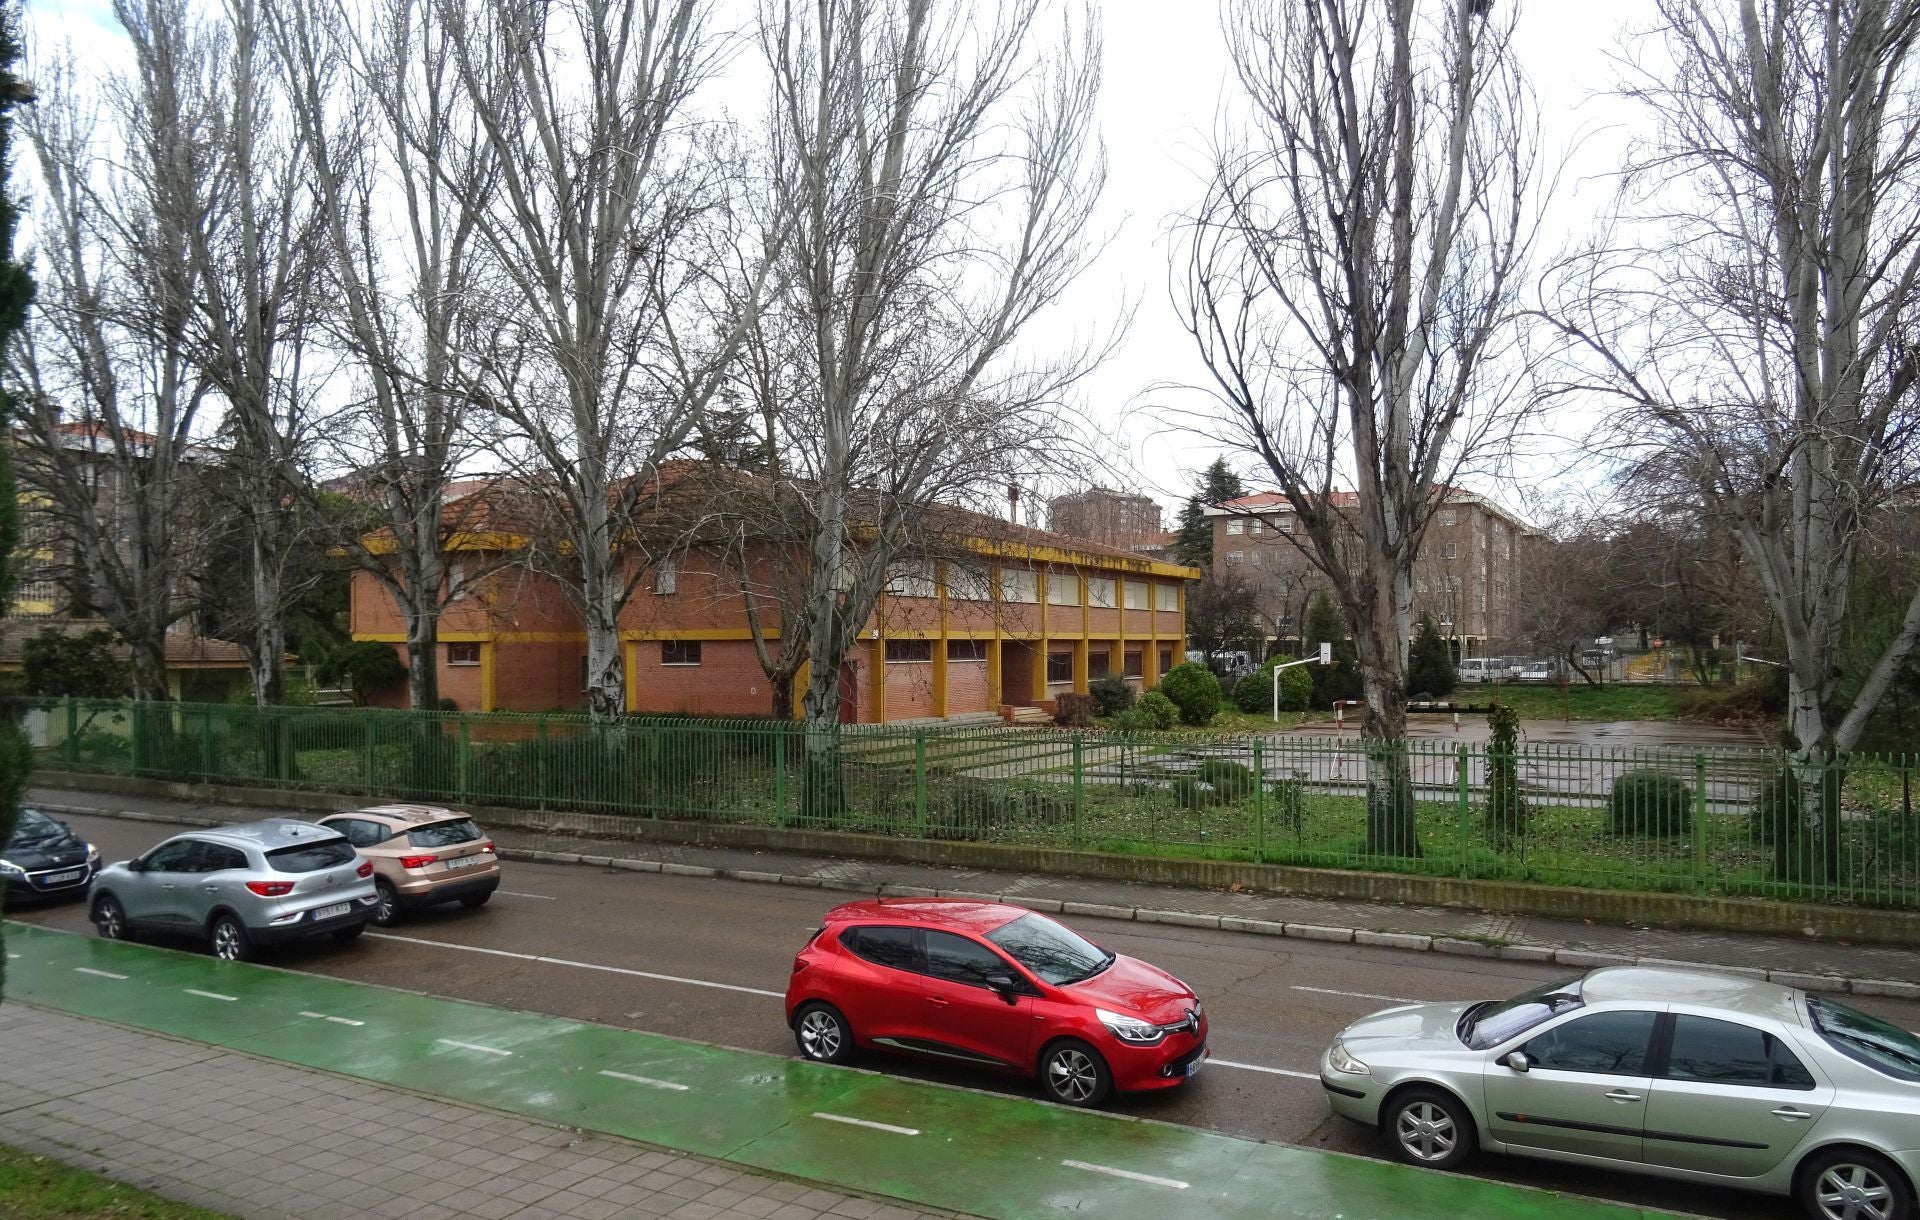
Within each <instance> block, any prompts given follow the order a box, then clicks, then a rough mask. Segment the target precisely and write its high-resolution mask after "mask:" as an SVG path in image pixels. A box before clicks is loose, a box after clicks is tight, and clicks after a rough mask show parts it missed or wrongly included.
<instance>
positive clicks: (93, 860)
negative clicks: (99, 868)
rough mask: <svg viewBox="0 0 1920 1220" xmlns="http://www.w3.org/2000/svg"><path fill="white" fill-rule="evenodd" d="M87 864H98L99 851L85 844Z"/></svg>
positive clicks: (91, 845)
mask: <svg viewBox="0 0 1920 1220" xmlns="http://www.w3.org/2000/svg"><path fill="white" fill-rule="evenodd" d="M87 863H88V864H98V863H100V849H99V848H97V847H95V846H94V845H93V844H91V843H89V844H87Z"/></svg>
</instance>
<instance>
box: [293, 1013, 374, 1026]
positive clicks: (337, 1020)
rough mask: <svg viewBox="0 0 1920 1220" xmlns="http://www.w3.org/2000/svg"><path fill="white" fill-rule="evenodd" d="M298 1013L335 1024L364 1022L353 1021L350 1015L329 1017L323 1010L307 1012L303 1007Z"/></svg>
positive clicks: (361, 1023) (363, 1022) (360, 1022)
mask: <svg viewBox="0 0 1920 1220" xmlns="http://www.w3.org/2000/svg"><path fill="white" fill-rule="evenodd" d="M300 1015H301V1016H303V1017H312V1018H313V1019H314V1020H316V1021H331V1022H333V1023H334V1024H335V1025H356V1026H357V1025H365V1024H366V1022H365V1021H355V1020H353V1019H352V1018H351V1017H330V1016H328V1015H327V1014H326V1013H324V1012H307V1011H305V1010H304V1009H303V1010H302V1011H301V1013H300Z"/></svg>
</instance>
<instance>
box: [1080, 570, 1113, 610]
mask: <svg viewBox="0 0 1920 1220" xmlns="http://www.w3.org/2000/svg"><path fill="white" fill-rule="evenodd" d="M1118 604H1119V603H1118V602H1116V601H1114V590H1113V579H1112V578H1111V577H1107V576H1089V577H1088V578H1087V605H1089V606H1092V607H1094V608H1095V609H1096V610H1111V609H1113V608H1114V607H1115V606H1116V605H1118Z"/></svg>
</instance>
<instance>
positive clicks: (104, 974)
mask: <svg viewBox="0 0 1920 1220" xmlns="http://www.w3.org/2000/svg"><path fill="white" fill-rule="evenodd" d="M73 972H74V973H75V974H91V975H92V976H93V977H95V978H97V979H121V980H123V981H124V980H125V979H126V977H127V976H126V975H124V974H115V973H114V972H113V971H111V970H95V969H94V968H93V967H92V966H75V967H74V968H73Z"/></svg>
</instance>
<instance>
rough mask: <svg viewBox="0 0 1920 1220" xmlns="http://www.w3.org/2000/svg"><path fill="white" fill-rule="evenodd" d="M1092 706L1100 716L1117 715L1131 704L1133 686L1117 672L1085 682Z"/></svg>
mask: <svg viewBox="0 0 1920 1220" xmlns="http://www.w3.org/2000/svg"><path fill="white" fill-rule="evenodd" d="M1087 693H1088V694H1089V695H1092V696H1093V702H1094V706H1095V707H1097V708H1098V709H1099V714H1100V715H1102V716H1117V715H1119V714H1120V713H1121V712H1124V711H1126V710H1127V709H1128V708H1130V707H1132V706H1133V687H1132V685H1131V684H1129V683H1128V682H1127V680H1126V679H1125V678H1123V677H1121V676H1120V675H1119V674H1107V675H1105V676H1103V677H1099V678H1095V679H1094V680H1093V681H1092V682H1089V683H1088V684H1087Z"/></svg>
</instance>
